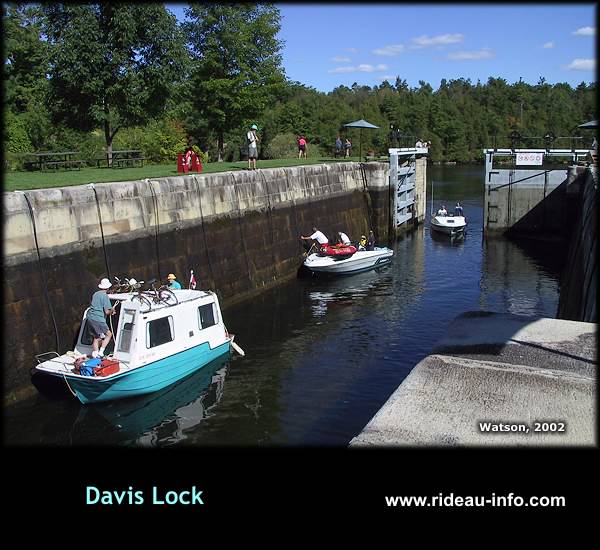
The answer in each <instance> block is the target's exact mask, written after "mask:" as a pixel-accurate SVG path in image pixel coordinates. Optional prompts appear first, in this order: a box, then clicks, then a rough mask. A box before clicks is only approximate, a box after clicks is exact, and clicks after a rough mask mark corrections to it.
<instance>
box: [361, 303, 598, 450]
mask: <svg viewBox="0 0 600 550" xmlns="http://www.w3.org/2000/svg"><path fill="white" fill-rule="evenodd" d="M595 332H596V325H594V324H591V323H579V322H573V321H563V320H558V319H540V318H531V317H523V316H516V315H509V314H494V313H485V312H473V313H467V314H463V315H462V316H460V317H459V318H457V319H456V320H455V321H454V322H453V323H452V325H451V326H450V328H449V331H448V334H447V335H446V337H445V338H444V339H442V340H441V341H440V343H439V344H438V346H437V347H436V349H435V351H437V352H438V354H436V355H430V356H429V357H427V358H425V359H424V360H423V361H421V362H420V363H419V364H418V365H417V366H416V367H415V368H414V369H413V371H412V372H411V373H410V374H409V376H408V377H407V378H406V379H405V380H404V381H403V382H402V384H401V385H400V387H399V388H398V389H397V390H396V391H395V392H394V394H393V395H392V396H391V397H390V398H389V399H388V401H387V402H386V403H385V405H384V406H383V407H382V408H381V410H380V411H379V412H378V413H377V414H376V415H375V417H374V418H373V419H372V420H371V421H370V422H369V423H368V424H367V426H366V427H365V428H364V430H363V431H362V432H361V433H360V434H359V435H358V436H357V437H355V438H354V439H353V440H352V441H351V442H350V446H351V447H358V446H370V445H377V446H594V445H596V397H595V392H596V359H595V349H596V345H595V344H596V337H595ZM484 422H485V423H489V424H490V428H491V424H494V425H496V426H498V428H497V429H501V428H500V427H499V424H503V427H504V429H510V430H512V429H515V428H516V426H515V425H519V426H522V427H519V429H523V430H525V429H527V428H528V431H518V432H516V431H488V432H485V431H484V430H483V429H482V423H484ZM535 422H540V423H543V422H556V423H559V422H563V423H564V424H565V431H564V432H554V433H552V432H548V431H545V432H544V431H540V432H536V431H534V430H535Z"/></svg>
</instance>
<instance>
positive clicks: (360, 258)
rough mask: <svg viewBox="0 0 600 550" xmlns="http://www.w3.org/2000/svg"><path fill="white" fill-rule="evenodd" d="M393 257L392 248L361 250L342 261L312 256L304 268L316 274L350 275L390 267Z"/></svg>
mask: <svg viewBox="0 0 600 550" xmlns="http://www.w3.org/2000/svg"><path fill="white" fill-rule="evenodd" d="M393 255H394V251H393V250H391V249H390V248H386V247H377V246H376V247H375V250H359V251H358V252H355V253H354V254H352V256H350V257H349V258H342V259H335V258H334V257H332V256H321V255H319V254H310V255H309V256H308V257H307V258H306V260H305V261H304V266H305V267H306V268H307V269H310V271H312V272H314V273H329V274H332V275H348V274H350V273H359V272H361V271H369V270H370V269H375V268H377V267H382V266H384V265H388V264H390V263H391V262H392V256H393Z"/></svg>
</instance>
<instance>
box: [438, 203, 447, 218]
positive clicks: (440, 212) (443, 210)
mask: <svg viewBox="0 0 600 550" xmlns="http://www.w3.org/2000/svg"><path fill="white" fill-rule="evenodd" d="M437 215H438V216H447V215H448V211H447V210H446V206H445V205H442V207H441V208H440V209H439V210H438V211H437Z"/></svg>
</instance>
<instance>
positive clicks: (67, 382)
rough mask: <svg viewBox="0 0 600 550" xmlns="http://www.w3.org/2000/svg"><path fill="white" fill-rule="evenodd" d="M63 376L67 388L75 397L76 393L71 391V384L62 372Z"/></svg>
mask: <svg viewBox="0 0 600 550" xmlns="http://www.w3.org/2000/svg"><path fill="white" fill-rule="evenodd" d="M63 378H64V379H65V383H66V384H67V388H69V391H70V392H71V393H72V394H73V397H77V394H76V393H75V392H74V391H73V388H71V384H69V381H68V380H67V375H66V374H65V373H64V372H63Z"/></svg>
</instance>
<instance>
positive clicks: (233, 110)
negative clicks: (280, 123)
mask: <svg viewBox="0 0 600 550" xmlns="http://www.w3.org/2000/svg"><path fill="white" fill-rule="evenodd" d="M186 17H187V18H188V21H186V22H185V23H184V25H183V28H184V30H185V32H186V36H187V40H188V43H189V46H190V48H191V52H192V58H193V61H192V65H191V68H190V70H191V81H192V89H193V98H192V102H193V105H194V107H195V112H196V114H197V116H199V117H200V118H201V119H203V120H204V123H205V128H206V129H210V130H214V131H215V132H216V136H217V151H218V160H219V161H222V160H223V149H224V147H223V144H224V137H225V134H226V133H227V132H229V131H231V130H233V129H234V128H238V127H239V126H240V123H241V122H250V121H256V120H257V119H258V118H259V117H260V115H261V114H262V113H263V112H264V110H265V109H266V108H267V107H268V106H269V105H272V104H273V103H274V102H275V99H276V98H277V97H278V95H279V94H281V93H282V91H283V89H284V87H285V76H284V73H283V69H282V66H281V61H282V60H281V55H280V53H279V52H280V50H281V47H282V42H281V41H280V40H278V39H277V37H276V35H277V33H278V32H279V29H280V27H281V24H280V20H281V15H280V13H279V9H278V8H276V7H274V6H272V5H268V4H191V6H190V7H189V8H188V9H187V10H186ZM273 135H274V134H273Z"/></svg>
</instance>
